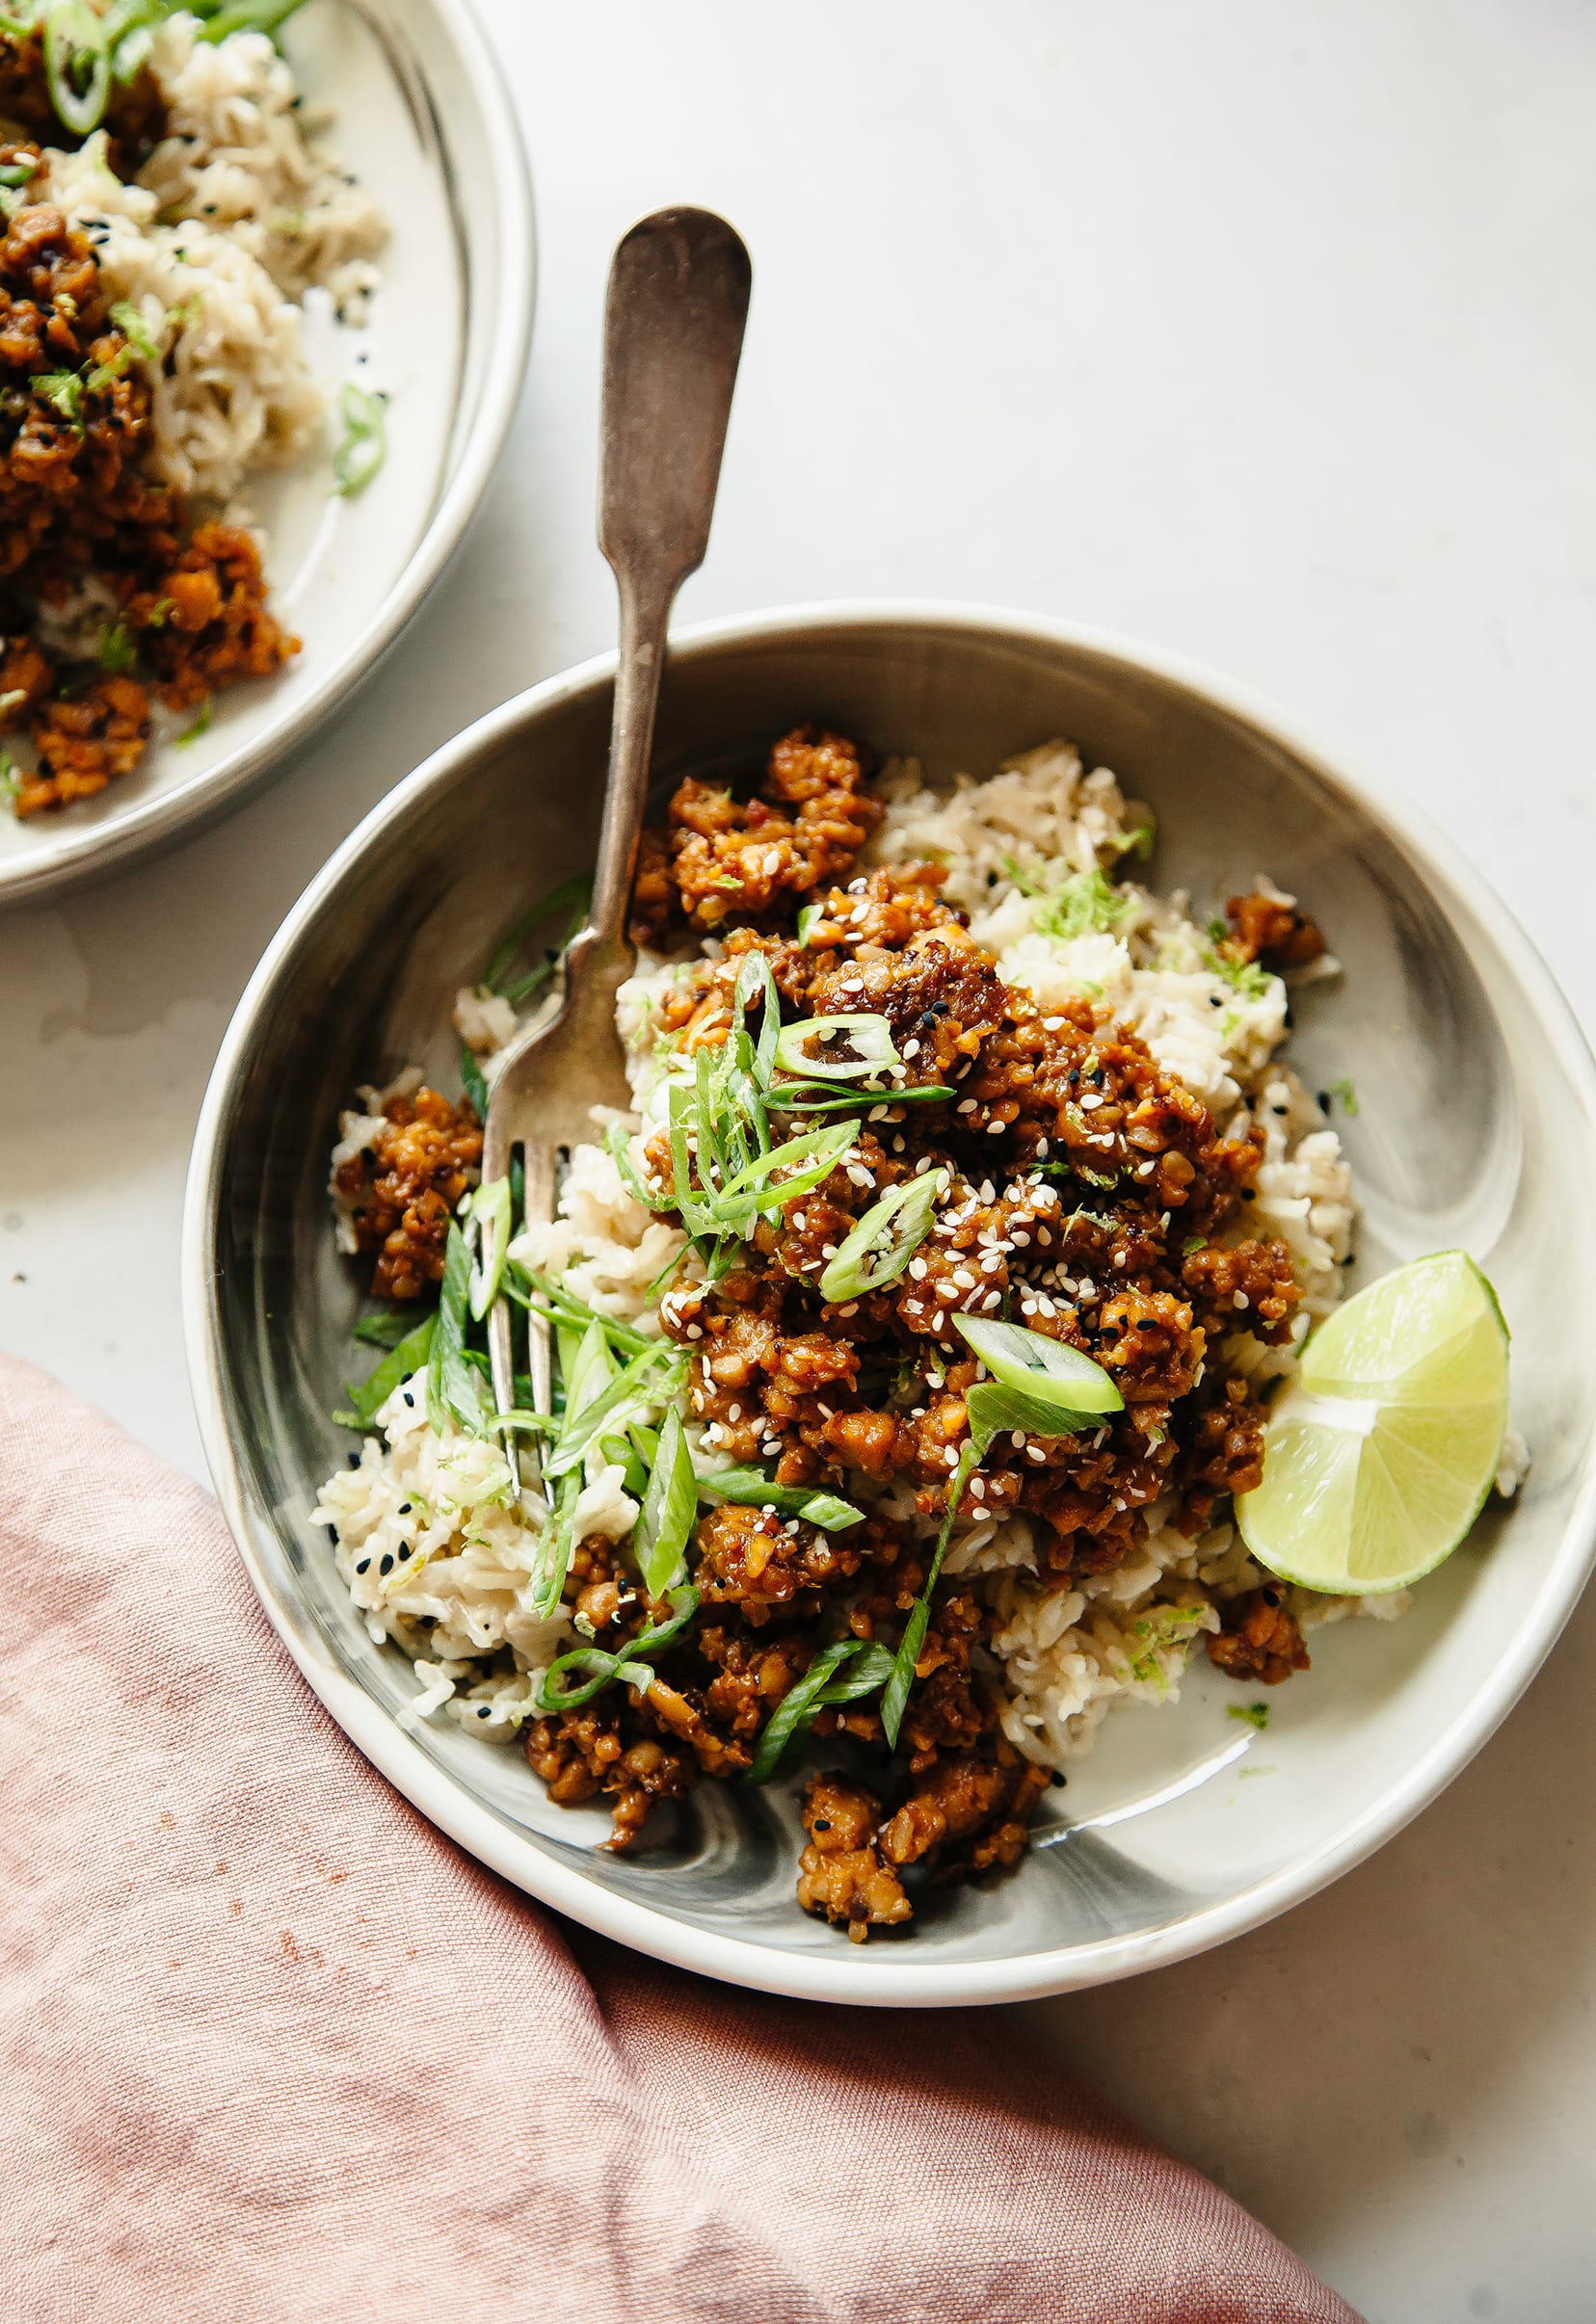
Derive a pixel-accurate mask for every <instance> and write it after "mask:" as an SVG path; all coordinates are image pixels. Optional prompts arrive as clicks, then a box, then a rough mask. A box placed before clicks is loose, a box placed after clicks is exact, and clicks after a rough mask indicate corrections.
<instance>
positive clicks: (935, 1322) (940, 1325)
mask: <svg viewBox="0 0 1596 2324" xmlns="http://www.w3.org/2000/svg"><path fill="white" fill-rule="evenodd" d="M946 1329H947V1318H946V1316H945V1315H944V1314H943V1313H942V1312H941V1311H940V1310H939V1312H938V1313H937V1314H935V1315H933V1316H932V1318H931V1336H932V1338H933V1339H940V1338H941V1337H942V1335H943V1334H944V1332H945V1331H946Z"/></svg>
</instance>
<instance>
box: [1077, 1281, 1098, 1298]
mask: <svg viewBox="0 0 1596 2324" xmlns="http://www.w3.org/2000/svg"><path fill="white" fill-rule="evenodd" d="M1076 1288H1077V1290H1078V1291H1079V1293H1080V1296H1081V1298H1082V1299H1096V1297H1097V1285H1096V1283H1094V1282H1093V1281H1092V1279H1091V1277H1090V1276H1089V1275H1083V1276H1082V1277H1081V1279H1080V1281H1079V1282H1078V1283H1077V1286H1076Z"/></svg>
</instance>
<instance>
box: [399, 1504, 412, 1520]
mask: <svg viewBox="0 0 1596 2324" xmlns="http://www.w3.org/2000/svg"><path fill="white" fill-rule="evenodd" d="M410 1513H411V1505H410V1503H409V1501H401V1502H400V1504H399V1515H400V1516H401V1517H409V1515H410Z"/></svg>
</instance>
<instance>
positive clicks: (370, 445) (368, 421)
mask: <svg viewBox="0 0 1596 2324" xmlns="http://www.w3.org/2000/svg"><path fill="white" fill-rule="evenodd" d="M339 409H340V410H341V411H342V413H343V424H344V432H343V435H342V436H341V438H340V439H339V443H338V448H337V450H336V451H335V452H334V453H333V455H332V489H333V491H334V492H335V493H336V494H338V495H339V497H341V498H342V499H344V500H350V499H353V497H354V496H355V494H356V493H357V492H363V491H364V490H365V488H366V486H367V485H368V484H369V483H370V482H371V480H372V478H373V477H374V476H375V475H376V473H377V471H378V469H379V468H380V467H381V466H382V464H383V462H384V461H385V460H386V458H387V419H386V410H385V399H384V398H383V397H382V396H380V395H372V394H370V393H369V392H368V390H367V389H365V388H364V387H357V386H356V384H355V383H354V381H353V380H346V381H345V382H344V386H343V393H342V396H341V397H340V399H339Z"/></svg>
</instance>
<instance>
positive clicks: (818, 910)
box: [798, 904, 825, 944]
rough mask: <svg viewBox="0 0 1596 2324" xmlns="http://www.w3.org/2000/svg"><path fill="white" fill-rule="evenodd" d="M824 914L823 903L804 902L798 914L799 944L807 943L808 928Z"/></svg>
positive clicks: (808, 937) (808, 936)
mask: <svg viewBox="0 0 1596 2324" xmlns="http://www.w3.org/2000/svg"><path fill="white" fill-rule="evenodd" d="M824 916H825V908H824V906H823V905H819V904H806V905H805V906H804V907H803V910H802V911H800V912H799V914H798V941H799V943H800V944H807V943H808V942H809V940H810V930H811V928H812V927H813V926H814V924H815V922H816V921H817V920H820V919H823V918H824Z"/></svg>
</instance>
